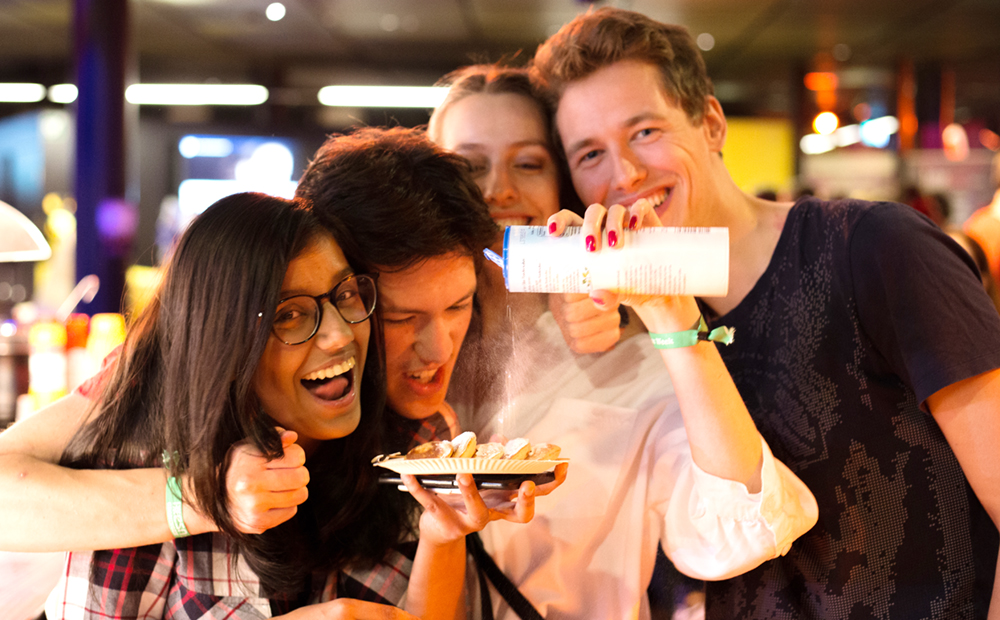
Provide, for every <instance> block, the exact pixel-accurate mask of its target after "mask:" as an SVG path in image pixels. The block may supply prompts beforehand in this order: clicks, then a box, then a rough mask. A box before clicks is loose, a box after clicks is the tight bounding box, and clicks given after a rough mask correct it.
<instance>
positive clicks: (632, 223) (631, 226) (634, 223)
mask: <svg viewBox="0 0 1000 620" xmlns="http://www.w3.org/2000/svg"><path fill="white" fill-rule="evenodd" d="M638 225H639V218H638V216H635V215H633V216H632V219H630V220H629V221H628V229H629V230H635V227H636V226H638Z"/></svg>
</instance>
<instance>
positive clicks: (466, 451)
mask: <svg viewBox="0 0 1000 620" xmlns="http://www.w3.org/2000/svg"><path fill="white" fill-rule="evenodd" d="M558 456H559V446H557V445H555V444H550V443H541V444H538V445H537V446H532V445H531V442H529V441H528V440H527V439H525V438H524V437H518V438H516V439H511V440H510V441H508V442H507V443H506V444H502V443H497V442H487V443H477V442H476V434H475V433H473V432H472V431H466V432H464V433H461V434H460V435H459V436H458V437H455V438H454V439H452V440H451V441H429V442H427V443H422V444H420V445H419V446H416V447H414V448H413V449H412V450H410V451H409V452H407V453H406V456H404V457H403V458H405V459H408V460H413V459H443V458H456V459H466V458H477V459H506V460H510V461H518V460H524V459H532V460H541V461H544V460H550V459H555V458H558ZM393 457H396V458H398V453H397V454H392V455H389V456H387V457H376V458H375V459H374V460H373V461H372V462H373V463H374V462H381V461H384V460H388V459H389V458H393Z"/></svg>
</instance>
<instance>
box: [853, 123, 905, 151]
mask: <svg viewBox="0 0 1000 620" xmlns="http://www.w3.org/2000/svg"><path fill="white" fill-rule="evenodd" d="M897 131H899V120H897V119H896V117H894V116H881V117H879V118H873V119H872V120H870V121H865V122H863V123H861V143H862V144H864V145H865V146H871V147H875V148H879V149H884V148H885V147H887V146H888V145H889V138H890V137H892V134H894V133H896V132H897Z"/></svg>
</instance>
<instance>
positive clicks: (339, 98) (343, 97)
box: [319, 86, 448, 108]
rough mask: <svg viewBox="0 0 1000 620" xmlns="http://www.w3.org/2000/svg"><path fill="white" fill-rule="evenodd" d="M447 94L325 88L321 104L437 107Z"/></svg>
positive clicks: (431, 89)
mask: <svg viewBox="0 0 1000 620" xmlns="http://www.w3.org/2000/svg"><path fill="white" fill-rule="evenodd" d="M447 92H448V88H447V87H445V86H324V87H323V88H321V89H320V91H319V102H320V103H322V104H323V105H329V106H337V107H347V108H436V107H437V106H438V105H440V103H441V102H442V101H444V97H445V95H446V94H447Z"/></svg>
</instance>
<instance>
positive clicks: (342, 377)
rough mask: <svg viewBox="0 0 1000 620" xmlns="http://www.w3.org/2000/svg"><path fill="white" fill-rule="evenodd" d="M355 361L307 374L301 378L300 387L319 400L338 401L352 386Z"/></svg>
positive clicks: (351, 360)
mask: <svg viewBox="0 0 1000 620" xmlns="http://www.w3.org/2000/svg"><path fill="white" fill-rule="evenodd" d="M355 363H356V362H355V359H354V358H353V357H352V358H351V359H349V360H347V361H345V362H341V363H339V364H334V365H333V366H329V367H327V368H323V369H321V370H317V371H316V372H312V373H309V374H308V375H306V376H305V377H303V378H302V385H303V387H305V388H306V389H307V390H308V391H309V393H310V394H312V395H313V396H315V397H316V398H319V399H321V400H339V399H341V398H343V397H344V396H346V395H347V394H349V393H350V391H351V388H352V387H353V385H354V373H353V372H351V371H352V370H353V369H354V365H355Z"/></svg>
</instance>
